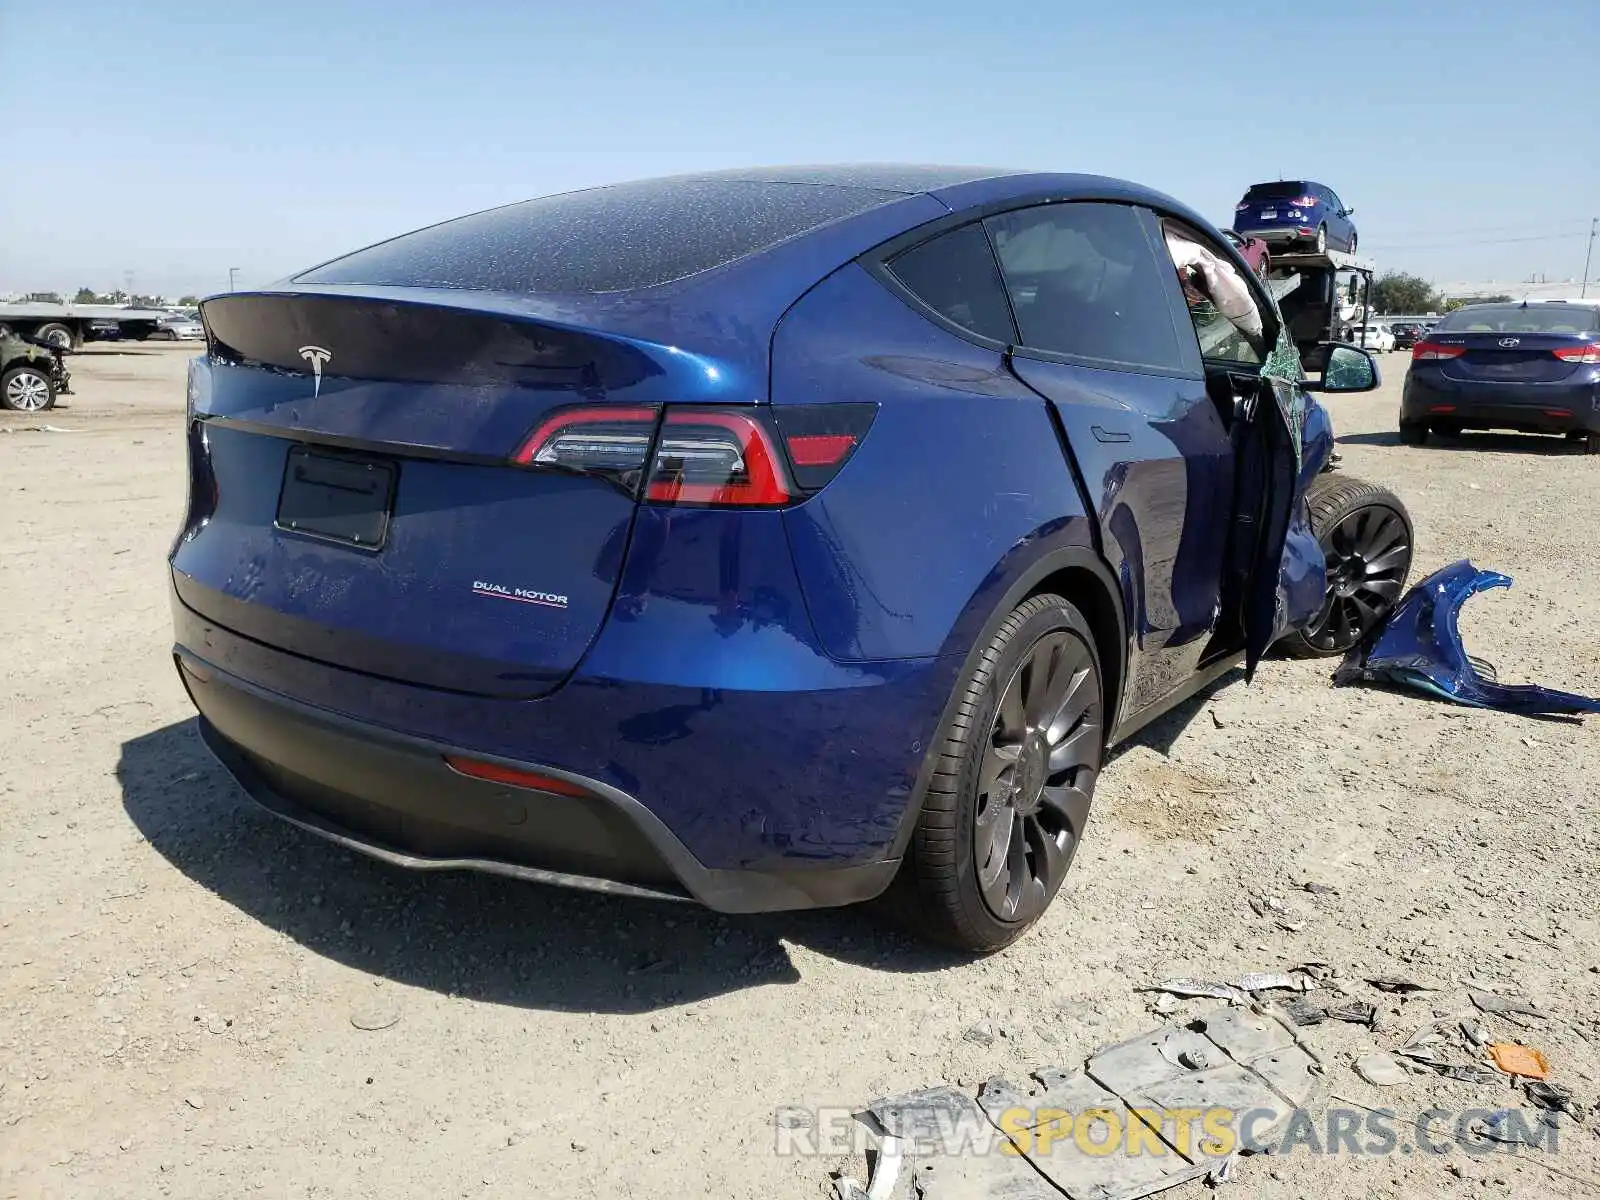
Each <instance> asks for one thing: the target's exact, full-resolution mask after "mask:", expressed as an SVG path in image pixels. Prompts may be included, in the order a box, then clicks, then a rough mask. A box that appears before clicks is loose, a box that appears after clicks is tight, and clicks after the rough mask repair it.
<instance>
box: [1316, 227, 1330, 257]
mask: <svg viewBox="0 0 1600 1200" xmlns="http://www.w3.org/2000/svg"><path fill="white" fill-rule="evenodd" d="M1327 252H1328V227H1327V226H1326V225H1318V226H1317V253H1318V254H1326V253H1327Z"/></svg>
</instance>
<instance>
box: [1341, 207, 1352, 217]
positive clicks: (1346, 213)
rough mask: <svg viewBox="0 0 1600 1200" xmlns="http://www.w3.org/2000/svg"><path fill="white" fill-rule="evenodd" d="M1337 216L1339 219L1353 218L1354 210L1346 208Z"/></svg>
mask: <svg viewBox="0 0 1600 1200" xmlns="http://www.w3.org/2000/svg"><path fill="white" fill-rule="evenodd" d="M1339 215H1340V216H1341V217H1353V216H1355V215H1356V210H1355V209H1353V208H1347V209H1345V210H1344V211H1343V212H1342V213H1340V214H1339Z"/></svg>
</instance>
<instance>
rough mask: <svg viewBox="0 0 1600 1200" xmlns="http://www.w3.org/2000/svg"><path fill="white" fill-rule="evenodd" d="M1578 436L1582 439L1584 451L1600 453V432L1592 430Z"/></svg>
mask: <svg viewBox="0 0 1600 1200" xmlns="http://www.w3.org/2000/svg"><path fill="white" fill-rule="evenodd" d="M1578 436H1579V437H1580V438H1581V439H1582V444H1583V453H1585V454H1600V433H1596V432H1594V431H1593V430H1590V431H1589V432H1587V433H1584V434H1580V435H1578Z"/></svg>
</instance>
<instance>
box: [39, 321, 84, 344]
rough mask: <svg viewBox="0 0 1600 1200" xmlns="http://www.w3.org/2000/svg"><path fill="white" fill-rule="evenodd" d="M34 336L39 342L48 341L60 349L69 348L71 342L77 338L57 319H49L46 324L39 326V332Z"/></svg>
mask: <svg viewBox="0 0 1600 1200" xmlns="http://www.w3.org/2000/svg"><path fill="white" fill-rule="evenodd" d="M34 336H35V337H36V338H38V339H39V340H40V341H41V342H49V343H50V344H51V345H52V346H55V347H57V348H59V349H61V350H71V349H72V346H73V343H74V342H75V341H76V340H77V339H76V338H74V337H73V336H72V330H70V329H68V328H67V327H66V326H65V325H62V324H61V323H59V322H57V321H51V322H50V323H49V324H48V325H41V326H39V332H38V333H36V334H34Z"/></svg>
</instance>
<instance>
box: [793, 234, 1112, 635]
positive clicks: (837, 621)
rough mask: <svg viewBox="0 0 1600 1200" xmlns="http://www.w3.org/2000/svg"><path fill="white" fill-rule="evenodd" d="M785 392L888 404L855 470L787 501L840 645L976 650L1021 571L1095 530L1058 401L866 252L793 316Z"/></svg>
mask: <svg viewBox="0 0 1600 1200" xmlns="http://www.w3.org/2000/svg"><path fill="white" fill-rule="evenodd" d="M772 400H773V403H774V404H817V403H843V402H861V401H872V402H874V403H876V404H878V405H879V410H878V415H877V418H876V420H875V421H874V423H873V426H872V429H871V431H870V432H869V434H868V435H867V437H866V438H865V439H864V441H863V442H862V444H861V447H860V449H859V450H857V451H856V453H855V454H854V455H853V456H852V458H851V459H850V461H849V462H848V463H847V464H846V466H845V468H844V470H843V471H842V472H841V473H840V474H839V476H838V477H837V478H835V479H834V480H833V481H832V482H831V483H830V484H829V485H828V486H827V487H826V488H825V489H823V490H822V491H821V492H820V493H818V494H817V495H816V496H813V497H812V498H811V499H810V500H808V501H807V502H806V503H804V504H802V505H800V506H798V507H797V508H794V509H791V510H789V511H788V512H786V513H785V515H784V524H785V528H786V531H787V533H788V537H789V541H790V544H791V547H792V549H793V552H794V558H795V563H796V567H797V570H798V573H799V576H800V581H801V586H802V588H803V590H804V594H805V598H806V603H807V606H808V608H809V610H810V613H811V618H812V621H813V623H814V625H815V628H816V631H817V635H818V639H819V641H820V642H821V644H822V646H823V647H824V649H825V650H826V652H827V653H828V655H829V656H830V657H832V658H835V659H837V660H839V661H843V662H859V661H871V660H884V659H901V658H916V657H924V656H930V655H943V654H964V653H965V652H966V650H967V649H968V647H969V645H970V643H971V640H972V638H974V637H975V636H976V634H977V632H978V630H979V629H981V628H982V625H983V623H984V621H985V620H987V618H988V616H989V615H990V611H991V609H992V607H993V605H994V604H995V603H996V602H998V600H999V598H1000V596H1001V595H1003V594H1004V592H1005V591H1006V590H1007V587H1008V584H1009V582H1010V581H1011V580H1013V579H1016V578H1019V577H1020V576H1022V575H1023V574H1024V573H1025V572H1027V570H1028V569H1029V568H1030V567H1031V566H1032V565H1033V564H1035V563H1036V562H1038V561H1039V560H1040V559H1042V558H1044V557H1046V556H1048V555H1050V554H1051V553H1052V552H1053V551H1056V550H1059V549H1062V548H1066V547H1075V548H1079V549H1083V548H1088V547H1092V546H1093V544H1094V543H1093V531H1092V521H1091V519H1090V518H1089V517H1088V516H1086V508H1085V505H1084V503H1083V499H1082V496H1081V493H1080V491H1079V489H1078V487H1077V484H1076V482H1075V481H1074V478H1073V475H1072V472H1071V468H1070V467H1069V465H1068V461H1067V458H1066V455H1065V452H1064V450H1063V447H1062V444H1061V442H1060V440H1059V439H1058V437H1057V433H1056V428H1055V426H1054V424H1053V422H1052V419H1051V416H1050V413H1049V409H1048V406H1047V405H1046V403H1045V401H1044V400H1043V399H1042V398H1041V397H1039V396H1038V395H1036V394H1035V393H1033V392H1032V391H1030V390H1029V389H1027V388H1025V387H1023V386H1022V384H1021V383H1019V382H1018V381H1017V380H1016V379H1015V378H1014V377H1013V376H1012V375H1011V373H1010V372H1009V371H1008V370H1007V369H1006V368H1005V365H1004V363H1003V362H1002V358H1001V355H1000V354H999V353H998V352H996V351H992V350H987V349H984V348H983V347H980V346H976V345H973V344H971V343H969V342H967V341H964V340H963V339H961V338H960V337H958V336H956V335H954V334H952V333H948V332H946V331H945V330H943V329H941V328H939V327H938V326H936V325H934V324H933V323H932V322H931V321H929V320H928V319H926V318H925V317H923V316H921V315H920V314H919V313H917V312H914V311H913V310H912V309H911V308H910V307H908V306H907V304H906V303H905V302H903V301H902V300H900V299H899V298H898V297H896V296H894V295H892V294H891V293H890V292H889V291H888V290H887V289H886V288H885V287H884V286H883V285H882V284H880V283H879V282H878V281H877V280H876V279H874V278H873V277H872V276H871V275H870V274H869V273H868V272H867V271H866V270H865V269H864V268H863V267H862V266H860V265H859V264H855V263H852V264H850V265H849V266H846V267H844V268H842V269H841V270H839V271H837V272H836V273H834V274H833V275H832V276H830V277H829V278H828V279H826V280H824V281H823V282H822V283H821V284H819V285H818V286H817V287H816V288H815V289H813V290H812V291H811V292H810V293H808V294H807V295H806V296H805V297H804V298H803V299H802V300H801V301H800V302H799V303H798V304H797V305H796V306H795V307H794V308H793V309H791V310H790V312H789V313H788V314H787V315H786V316H785V317H784V319H783V321H782V322H781V323H780V325H779V326H778V329H777V331H776V334H775V336H774V342H773V376H772Z"/></svg>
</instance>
